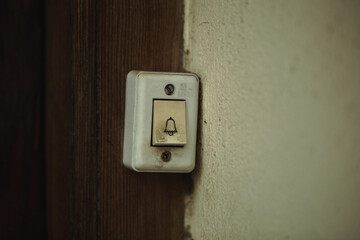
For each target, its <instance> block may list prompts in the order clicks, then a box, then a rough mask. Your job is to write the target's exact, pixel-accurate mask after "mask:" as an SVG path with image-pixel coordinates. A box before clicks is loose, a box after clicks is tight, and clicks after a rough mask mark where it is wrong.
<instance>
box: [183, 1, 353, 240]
mask: <svg viewBox="0 0 360 240" xmlns="http://www.w3.org/2000/svg"><path fill="white" fill-rule="evenodd" d="M185 9H186V14H185V30H184V45H185V51H186V56H185V59H184V66H185V69H186V70H188V71H191V72H195V73H197V74H198V75H199V76H200V77H201V82H202V104H201V108H202V110H201V123H202V124H201V132H200V133H201V134H200V136H199V138H200V139H199V140H200V144H199V152H198V154H199V159H200V161H199V162H198V163H197V164H198V165H197V169H196V171H195V172H194V173H193V177H194V192H193V194H192V195H190V196H188V197H187V199H186V204H187V211H186V219H185V222H186V225H187V226H188V228H189V232H190V233H191V235H192V238H193V239H196V240H197V239H360V1H327V0H326V1H325V0H323V1H320V0H317V1H312V0H311V1H310V0H309V1H305V0H301V1H300V0H298V1H295V0H292V1H290V0H283V1H280V0H273V1H265V0H263V1H260V0H258V1H251V0H249V1H244V0H227V1H225V0H222V1H221V0H187V1H185Z"/></svg>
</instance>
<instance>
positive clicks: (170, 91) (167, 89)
mask: <svg viewBox="0 0 360 240" xmlns="http://www.w3.org/2000/svg"><path fill="white" fill-rule="evenodd" d="M164 90H165V93H166V94H167V95H173V94H174V91H175V87H174V85H172V84H168V85H166V86H165V89H164Z"/></svg>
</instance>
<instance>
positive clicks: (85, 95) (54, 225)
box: [46, 0, 185, 240]
mask: <svg viewBox="0 0 360 240" xmlns="http://www.w3.org/2000/svg"><path fill="white" fill-rule="evenodd" d="M182 27H183V2H182V1H178V0H111V1H100V0H94V1H91V0H79V1H72V0H49V1H48V2H47V6H46V180H47V188H46V190H47V222H48V238H49V239H71V238H72V239H74V238H75V239H166V240H168V239H182V238H183V237H184V189H185V188H184V187H185V184H184V174H161V173H135V172H133V171H131V170H128V169H125V168H124V167H123V165H122V146H123V132H124V130H123V128H124V106H125V105H124V99H125V98H124V97H125V79H126V75H127V73H128V72H129V71H130V70H147V71H171V72H176V71H181V70H182V68H181V63H182V61H181V59H182V55H183V50H182Z"/></svg>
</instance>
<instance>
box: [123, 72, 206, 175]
mask: <svg viewBox="0 0 360 240" xmlns="http://www.w3.org/2000/svg"><path fill="white" fill-rule="evenodd" d="M198 98H199V79H198V77H197V76H196V75H195V74H190V73H166V72H145V71H131V72H130V73H129V74H128V75H127V79H126V103H125V132H124V149H123V152H124V155H123V163H124V165H125V166H126V167H127V168H130V169H133V170H135V171H137V172H174V173H181V172H185V173H186V172H191V171H192V170H193V169H194V167H195V156H196V132H197V116H198Z"/></svg>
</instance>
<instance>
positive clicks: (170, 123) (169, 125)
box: [164, 117, 177, 136]
mask: <svg viewBox="0 0 360 240" xmlns="http://www.w3.org/2000/svg"><path fill="white" fill-rule="evenodd" d="M164 132H166V133H167V134H169V136H172V135H174V133H177V130H176V124H175V120H174V119H173V118H172V117H170V118H169V119H168V120H166V125H165V130H164Z"/></svg>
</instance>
